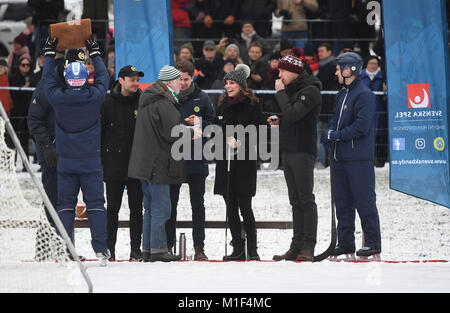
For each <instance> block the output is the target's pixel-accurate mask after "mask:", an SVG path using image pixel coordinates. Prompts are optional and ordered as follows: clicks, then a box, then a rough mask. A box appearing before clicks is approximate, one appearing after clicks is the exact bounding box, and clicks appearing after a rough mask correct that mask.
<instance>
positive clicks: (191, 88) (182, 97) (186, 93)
mask: <svg viewBox="0 0 450 313" xmlns="http://www.w3.org/2000/svg"><path fill="white" fill-rule="evenodd" d="M194 91H195V84H194V82H192V84H191V85H190V86H189V88H188V89H186V90H180V92H179V93H178V99H179V100H180V102H184V101H186V100H187V99H188V98H189V96H190V95H191V94H192V93H193V92H194Z"/></svg>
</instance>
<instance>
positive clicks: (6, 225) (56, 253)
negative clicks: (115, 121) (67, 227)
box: [0, 103, 80, 293]
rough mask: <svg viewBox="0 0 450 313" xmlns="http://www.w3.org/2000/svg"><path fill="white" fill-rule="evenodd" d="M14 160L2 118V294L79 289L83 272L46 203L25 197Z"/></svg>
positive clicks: (0, 194) (0, 241)
mask: <svg viewBox="0 0 450 313" xmlns="http://www.w3.org/2000/svg"><path fill="white" fill-rule="evenodd" d="M0 106H1V103H0ZM15 159H16V158H15V150H13V149H10V148H9V147H8V146H7V145H6V142H5V120H4V119H3V118H1V117H0V293H3V292H73V291H76V290H75V289H76V285H77V284H78V283H80V279H79V277H80V271H79V269H78V268H77V266H76V263H75V262H72V261H71V260H70V258H69V253H68V252H67V246H66V244H65V242H64V240H63V239H62V238H61V237H60V236H59V235H58V234H57V232H56V230H55V229H54V228H53V227H52V226H51V225H50V223H49V219H48V218H47V216H46V213H45V210H44V206H43V205H31V204H30V203H29V201H27V200H26V198H25V197H24V192H23V191H22V188H21V186H20V183H19V179H18V175H17V174H16V170H15ZM23 175H24V177H25V176H26V175H25V174H23ZM24 180H26V178H24Z"/></svg>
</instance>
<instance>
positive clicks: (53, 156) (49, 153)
mask: <svg viewBox="0 0 450 313" xmlns="http://www.w3.org/2000/svg"><path fill="white" fill-rule="evenodd" d="M42 150H43V151H44V159H45V164H47V166H48V167H56V163H57V161H58V154H57V153H56V147H55V144H53V143H49V144H47V145H45V146H42Z"/></svg>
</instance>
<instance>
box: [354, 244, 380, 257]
mask: <svg viewBox="0 0 450 313" xmlns="http://www.w3.org/2000/svg"><path fill="white" fill-rule="evenodd" d="M380 253H381V250H380V249H378V248H370V247H362V248H361V249H359V250H358V251H356V255H357V256H359V257H363V258H368V257H372V256H373V257H374V258H375V259H377V258H378V259H379V257H380Z"/></svg>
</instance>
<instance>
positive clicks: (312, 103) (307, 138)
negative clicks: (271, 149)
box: [275, 72, 322, 156]
mask: <svg viewBox="0 0 450 313" xmlns="http://www.w3.org/2000/svg"><path fill="white" fill-rule="evenodd" d="M321 88H322V83H321V82H320V80H318V79H317V78H315V77H314V76H312V75H309V74H308V73H306V72H303V73H302V74H300V75H299V77H298V78H297V79H295V80H294V81H292V82H291V83H290V84H289V85H288V86H286V89H285V90H280V91H278V92H277V93H276V94H275V100H276V102H277V104H278V105H279V107H280V109H281V112H282V115H281V119H280V149H281V150H283V151H287V152H303V153H308V154H311V155H314V156H316V155H317V121H318V120H319V113H320V108H321V104H322V97H321V95H320V89H321Z"/></svg>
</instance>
